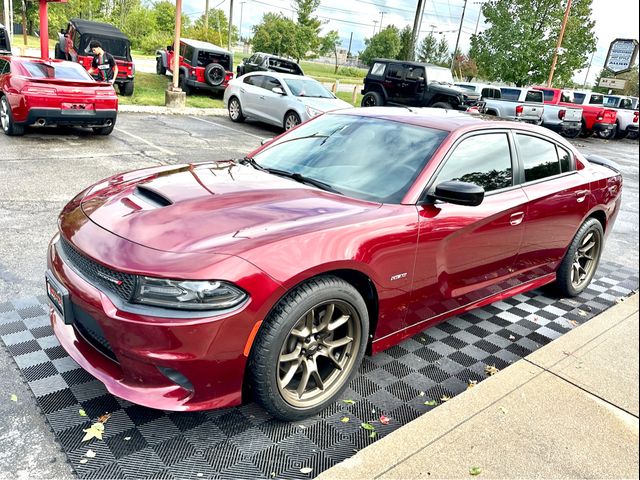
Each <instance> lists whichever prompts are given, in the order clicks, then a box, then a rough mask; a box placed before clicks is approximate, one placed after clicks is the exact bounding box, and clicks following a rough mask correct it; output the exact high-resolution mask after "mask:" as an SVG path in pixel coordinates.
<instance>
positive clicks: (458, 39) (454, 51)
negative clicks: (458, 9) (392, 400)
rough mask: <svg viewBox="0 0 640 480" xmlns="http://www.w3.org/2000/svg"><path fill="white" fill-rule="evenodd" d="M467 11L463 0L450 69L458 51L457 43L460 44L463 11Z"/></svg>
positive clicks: (465, 1)
mask: <svg viewBox="0 0 640 480" xmlns="http://www.w3.org/2000/svg"><path fill="white" fill-rule="evenodd" d="M466 11H467V0H464V7H462V17H460V28H459V29H458V38H457V39H456V48H454V49H453V55H452V56H451V71H453V64H454V62H455V60H456V54H457V53H458V45H459V44H460V34H461V33H462V23H463V22H464V12H466Z"/></svg>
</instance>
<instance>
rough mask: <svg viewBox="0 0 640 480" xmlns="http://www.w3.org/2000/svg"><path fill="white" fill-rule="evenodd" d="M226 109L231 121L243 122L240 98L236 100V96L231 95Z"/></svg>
mask: <svg viewBox="0 0 640 480" xmlns="http://www.w3.org/2000/svg"><path fill="white" fill-rule="evenodd" d="M227 110H228V111H229V118H230V119H231V121H232V122H236V123H242V122H244V119H245V117H244V114H243V113H242V105H240V100H238V99H237V98H236V97H231V98H230V99H229V105H228V107H227Z"/></svg>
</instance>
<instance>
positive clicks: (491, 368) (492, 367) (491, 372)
mask: <svg viewBox="0 0 640 480" xmlns="http://www.w3.org/2000/svg"><path fill="white" fill-rule="evenodd" d="M499 371H500V370H498V368H496V366H495V365H487V366H486V367H484V373H486V374H487V375H489V376H490V377H492V376H493V375H495V374H496V373H498V372H499Z"/></svg>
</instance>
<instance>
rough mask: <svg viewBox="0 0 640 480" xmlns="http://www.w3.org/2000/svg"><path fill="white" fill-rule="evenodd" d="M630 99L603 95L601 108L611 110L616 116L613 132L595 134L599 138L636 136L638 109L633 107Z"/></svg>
mask: <svg viewBox="0 0 640 480" xmlns="http://www.w3.org/2000/svg"><path fill="white" fill-rule="evenodd" d="M633 103H634V102H633V98H632V97H623V96H621V95H605V96H604V101H603V106H604V107H607V108H612V109H614V110H615V111H616V112H618V115H617V117H616V124H615V126H614V128H613V130H609V131H608V132H596V135H598V136H599V137H600V138H625V137H627V136H630V137H634V138H635V137H637V136H638V108H637V107H635V108H634V106H633Z"/></svg>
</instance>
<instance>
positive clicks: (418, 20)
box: [407, 0, 466, 60]
mask: <svg viewBox="0 0 640 480" xmlns="http://www.w3.org/2000/svg"><path fill="white" fill-rule="evenodd" d="M465 1H466V0H465ZM423 14H424V0H418V5H416V16H415V18H414V20H413V30H412V32H411V42H410V45H409V58H408V59H407V60H414V59H415V58H416V42H417V41H418V35H419V34H420V28H421V27H422V15H423Z"/></svg>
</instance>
